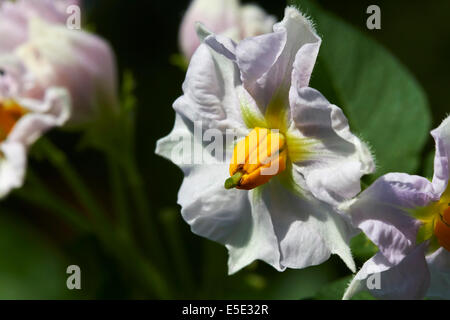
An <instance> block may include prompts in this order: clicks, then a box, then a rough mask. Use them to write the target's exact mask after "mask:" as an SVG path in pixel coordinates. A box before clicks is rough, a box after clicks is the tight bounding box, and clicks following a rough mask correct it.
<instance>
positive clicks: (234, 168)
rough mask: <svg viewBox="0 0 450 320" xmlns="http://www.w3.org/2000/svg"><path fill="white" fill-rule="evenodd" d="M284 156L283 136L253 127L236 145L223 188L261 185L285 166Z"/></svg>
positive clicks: (246, 187) (251, 187)
mask: <svg viewBox="0 0 450 320" xmlns="http://www.w3.org/2000/svg"><path fill="white" fill-rule="evenodd" d="M286 158H287V148H286V141H285V137H284V135H283V134H281V133H279V132H277V131H275V130H271V129H266V128H260V127H256V128H255V129H253V130H252V131H251V132H250V133H249V134H248V135H247V136H246V137H245V139H243V140H241V141H239V142H238V143H237V144H236V146H235V148H234V151H233V156H232V158H231V162H230V176H231V177H230V178H228V179H227V180H226V181H225V188H226V189H231V188H237V189H244V190H251V189H253V188H256V187H258V186H260V185H263V184H265V183H267V182H269V180H270V179H271V178H272V177H274V176H276V175H278V174H279V173H281V172H283V171H284V170H285V169H286Z"/></svg>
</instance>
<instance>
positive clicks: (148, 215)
mask: <svg viewBox="0 0 450 320" xmlns="http://www.w3.org/2000/svg"><path fill="white" fill-rule="evenodd" d="M124 170H125V172H126V176H127V178H128V183H129V185H130V187H131V188H130V190H131V195H132V198H133V201H134V204H135V206H136V210H137V218H138V220H139V227H140V229H141V233H142V234H143V236H144V241H145V242H146V243H145V244H146V246H148V250H151V252H152V253H153V254H154V257H155V258H156V259H158V261H160V263H161V266H162V268H163V269H164V270H166V268H167V267H168V263H167V261H166V256H165V254H164V247H163V244H162V242H161V238H160V236H159V233H158V229H157V227H156V226H157V225H156V221H155V219H154V216H152V212H151V210H150V205H149V202H148V200H147V195H146V194H145V189H144V185H143V182H142V180H141V178H140V175H139V172H138V169H137V166H136V163H135V161H129V162H128V163H127V165H126V166H125V167H124Z"/></svg>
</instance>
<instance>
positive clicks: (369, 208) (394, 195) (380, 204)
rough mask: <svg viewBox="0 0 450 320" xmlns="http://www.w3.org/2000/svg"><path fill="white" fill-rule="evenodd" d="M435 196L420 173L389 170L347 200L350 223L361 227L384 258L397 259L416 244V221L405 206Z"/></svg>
mask: <svg viewBox="0 0 450 320" xmlns="http://www.w3.org/2000/svg"><path fill="white" fill-rule="evenodd" d="M435 200H437V199H436V197H435V195H434V194H433V188H432V185H431V183H430V182H429V181H428V180H427V179H425V178H422V177H419V176H411V175H407V174H402V173H391V174H387V175H385V176H383V177H381V178H379V179H378V180H377V181H375V183H373V184H372V185H371V186H370V187H369V188H368V189H366V190H364V191H363V192H362V193H361V194H360V195H359V197H358V198H357V199H356V200H355V201H354V202H353V203H352V204H351V206H350V208H349V213H350V214H351V217H352V221H353V224H354V225H355V226H356V227H358V228H360V229H361V230H363V231H364V233H365V234H366V235H367V236H368V237H369V239H370V240H372V242H374V243H375V244H376V245H377V246H378V248H379V249H380V251H381V252H382V254H383V255H384V256H385V257H386V259H387V260H388V261H389V262H390V263H393V264H396V263H398V262H399V261H401V260H402V259H403V258H404V256H405V255H407V254H408V253H409V252H410V251H411V250H412V249H413V248H414V246H415V244H416V235H417V231H418V228H419V227H420V221H418V220H416V219H414V218H412V217H411V216H410V215H409V212H408V210H410V209H414V208H417V207H424V206H426V205H428V204H429V203H430V202H431V201H435Z"/></svg>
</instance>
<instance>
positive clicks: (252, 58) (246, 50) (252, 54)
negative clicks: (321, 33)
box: [236, 7, 320, 113]
mask: <svg viewBox="0 0 450 320" xmlns="http://www.w3.org/2000/svg"><path fill="white" fill-rule="evenodd" d="M273 30H274V32H273V33H271V34H265V35H261V36H257V37H253V38H247V39H245V40H243V41H241V42H240V43H239V44H238V46H237V48H236V58H237V64H238V66H239V69H240V70H241V78H242V81H243V83H244V87H245V88H246V89H247V90H248V91H249V92H250V94H251V95H252V96H253V98H254V99H255V101H256V102H257V104H258V106H259V108H260V109H261V111H262V112H263V113H264V112H265V109H266V107H267V105H268V104H269V102H270V101H271V99H272V97H273V96H274V95H275V94H276V93H282V94H284V93H285V94H286V95H287V94H288V91H289V87H290V85H291V75H292V70H293V68H294V61H295V60H296V59H297V60H298V61H297V62H298V63H296V73H295V79H301V80H299V81H297V80H295V81H296V83H297V82H298V83H301V84H302V85H307V83H306V82H307V81H306V80H309V77H310V75H311V72H312V69H313V66H314V63H315V56H314V54H316V53H317V52H316V51H317V50H318V47H319V46H320V38H319V37H318V36H317V35H316V33H315V31H314V28H313V26H312V24H311V22H310V21H309V20H308V19H307V18H306V17H304V16H303V15H302V14H301V13H300V12H299V11H298V10H296V9H295V8H293V7H288V8H286V11H285V17H284V19H283V21H281V22H280V23H277V24H276V25H274V28H273ZM306 44H316V46H317V48H316V49H317V50H312V49H311V48H310V47H307V48H305V50H303V51H300V52H299V50H300V48H302V47H303V46H305V45H306ZM297 55H298V56H297ZM305 55H306V56H308V58H306V57H305ZM303 64H305V65H303ZM299 72H305V74H299Z"/></svg>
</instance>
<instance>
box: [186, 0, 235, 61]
mask: <svg viewBox="0 0 450 320" xmlns="http://www.w3.org/2000/svg"><path fill="white" fill-rule="evenodd" d="M196 22H201V23H203V24H204V25H205V26H206V27H207V28H208V29H210V30H211V31H213V32H215V33H219V34H220V33H225V32H227V31H228V32H229V31H231V29H233V28H237V26H238V24H239V3H238V1H237V0H194V1H192V2H191V4H190V6H189V8H188V10H187V12H186V13H185V15H184V17H183V21H182V22H181V27H180V32H179V42H180V47H181V51H182V52H183V54H184V56H185V57H186V58H187V59H190V58H191V56H192V55H193V54H194V52H195V50H196V49H197V47H198V46H199V45H200V40H199V39H198V37H197V33H196V31H195V23H196ZM236 31H237V29H236ZM236 35H237V33H236Z"/></svg>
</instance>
